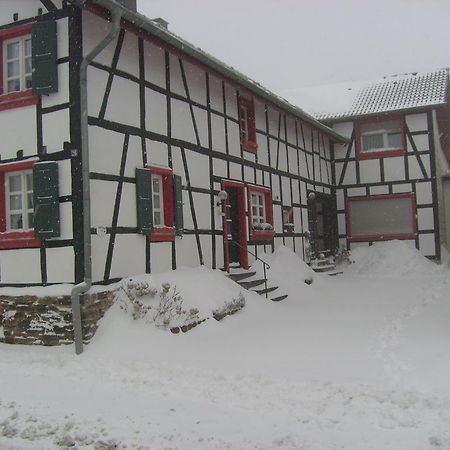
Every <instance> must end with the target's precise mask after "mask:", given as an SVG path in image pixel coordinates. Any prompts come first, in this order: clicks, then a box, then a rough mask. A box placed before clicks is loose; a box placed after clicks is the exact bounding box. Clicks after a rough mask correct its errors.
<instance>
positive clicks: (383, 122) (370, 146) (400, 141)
mask: <svg viewBox="0 0 450 450" xmlns="http://www.w3.org/2000/svg"><path fill="white" fill-rule="evenodd" d="M405 149H406V145H405V137H404V130H403V120H402V118H401V117H390V118H388V119H386V118H377V119H366V120H360V121H358V122H357V123H356V156H357V158H358V159H372V158H386V157H390V156H401V155H403V154H405V151H406V150H405Z"/></svg>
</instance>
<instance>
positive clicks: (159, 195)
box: [149, 166, 176, 242]
mask: <svg viewBox="0 0 450 450" xmlns="http://www.w3.org/2000/svg"><path fill="white" fill-rule="evenodd" d="M149 169H150V173H151V179H152V207H153V212H152V214H153V231H152V233H151V235H150V240H151V241H154V242H161V241H173V240H174V239H175V235H176V230H175V211H174V191H173V174H172V170H171V169H169V168H165V167H157V166H150V167H149Z"/></svg>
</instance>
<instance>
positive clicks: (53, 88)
mask: <svg viewBox="0 0 450 450" xmlns="http://www.w3.org/2000/svg"><path fill="white" fill-rule="evenodd" d="M31 54H32V58H31V60H32V65H33V79H32V87H33V93H34V94H35V95H45V94H50V93H51V92H57V91H58V63H57V34H56V22H55V21H46V22H36V23H35V24H33V29H32V32H31Z"/></svg>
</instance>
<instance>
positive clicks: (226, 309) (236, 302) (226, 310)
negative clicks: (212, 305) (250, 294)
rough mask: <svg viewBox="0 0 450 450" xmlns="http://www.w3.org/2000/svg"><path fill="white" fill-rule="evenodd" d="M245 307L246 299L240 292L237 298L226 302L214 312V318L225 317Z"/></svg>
mask: <svg viewBox="0 0 450 450" xmlns="http://www.w3.org/2000/svg"><path fill="white" fill-rule="evenodd" d="M244 306H245V297H244V296H243V295H242V293H241V292H240V293H239V295H238V296H237V297H236V298H233V299H231V300H229V301H226V302H225V303H224V304H223V306H221V307H220V308H218V309H216V310H215V311H214V317H225V316H227V315H229V314H233V313H235V312H236V311H239V310H240V309H242V308H243V307H244Z"/></svg>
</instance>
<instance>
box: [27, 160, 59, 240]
mask: <svg viewBox="0 0 450 450" xmlns="http://www.w3.org/2000/svg"><path fill="white" fill-rule="evenodd" d="M58 185H59V183H58V163H56V162H54V161H51V162H43V163H38V164H35V165H34V166H33V200H34V203H33V205H34V213H33V225H34V233H35V235H36V236H38V237H40V238H43V239H48V238H52V237H59V235H60V218H59V187H58Z"/></svg>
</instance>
